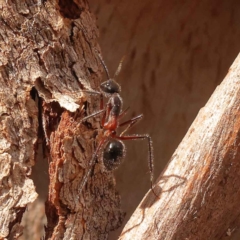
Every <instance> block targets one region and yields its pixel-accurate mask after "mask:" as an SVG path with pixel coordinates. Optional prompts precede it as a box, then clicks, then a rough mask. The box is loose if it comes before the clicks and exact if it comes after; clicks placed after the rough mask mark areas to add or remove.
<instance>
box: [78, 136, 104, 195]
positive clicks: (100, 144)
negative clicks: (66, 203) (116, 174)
mask: <svg viewBox="0 0 240 240" xmlns="http://www.w3.org/2000/svg"><path fill="white" fill-rule="evenodd" d="M106 140H107V138H106V137H103V138H102V139H101V141H100V143H99V144H98V146H97V149H96V151H95V152H94V154H93V156H92V159H91V161H90V162H89V164H88V170H87V172H86V173H85V175H84V177H83V180H82V182H81V185H80V187H79V191H78V193H79V194H81V193H82V190H83V188H84V186H85V184H86V183H87V180H88V177H89V175H90V173H91V171H92V167H93V165H94V164H95V163H96V158H97V157H98V153H99V150H100V149H101V147H102V146H103V144H104V143H105V142H106Z"/></svg>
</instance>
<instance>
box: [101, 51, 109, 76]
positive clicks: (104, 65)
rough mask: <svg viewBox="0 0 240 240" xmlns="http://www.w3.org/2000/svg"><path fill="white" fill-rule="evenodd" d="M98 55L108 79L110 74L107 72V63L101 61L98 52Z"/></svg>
mask: <svg viewBox="0 0 240 240" xmlns="http://www.w3.org/2000/svg"><path fill="white" fill-rule="evenodd" d="M98 57H99V59H100V61H101V63H102V65H103V67H104V69H105V72H106V74H107V77H108V79H110V75H109V72H108V68H107V65H106V64H105V62H104V61H103V59H102V56H101V55H100V53H98Z"/></svg>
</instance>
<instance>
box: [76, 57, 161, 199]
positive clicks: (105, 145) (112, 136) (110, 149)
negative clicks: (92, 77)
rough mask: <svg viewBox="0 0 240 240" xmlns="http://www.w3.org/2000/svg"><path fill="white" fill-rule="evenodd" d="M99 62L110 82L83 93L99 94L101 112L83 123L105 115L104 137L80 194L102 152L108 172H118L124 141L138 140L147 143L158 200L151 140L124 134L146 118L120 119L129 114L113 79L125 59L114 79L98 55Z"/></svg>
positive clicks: (118, 86) (149, 164)
mask: <svg viewBox="0 0 240 240" xmlns="http://www.w3.org/2000/svg"><path fill="white" fill-rule="evenodd" d="M99 59H100V61H101V63H102V65H103V66H104V69H105V71H106V74H107V76H108V80H107V81H105V82H103V83H101V84H100V90H101V91H100V92H98V91H92V90H83V92H86V93H90V94H99V95H100V111H97V112H95V113H93V114H91V115H89V116H87V117H85V118H83V119H82V120H81V122H83V121H85V120H87V119H88V118H90V117H93V116H96V115H99V114H102V113H103V117H102V120H101V126H102V128H103V137H102V139H101V140H100V142H99V144H98V146H97V149H96V151H95V153H94V154H93V156H92V159H91V161H90V162H89V166H88V170H87V171H86V173H85V175H84V177H83V181H82V182H81V185H80V189H79V193H81V192H82V190H83V188H84V186H85V184H86V182H87V180H88V177H89V175H90V173H91V171H92V167H93V166H94V164H95V162H96V158H97V157H98V156H99V153H100V152H101V153H102V159H103V164H104V166H105V168H106V170H107V171H112V170H114V169H116V168H117V167H118V166H119V164H120V163H121V160H122V159H123V158H124V157H125V145H124V144H123V142H122V140H137V139H146V140H147V141H148V155H149V158H148V167H149V171H150V182H151V189H152V191H153V193H154V195H155V196H156V197H158V196H157V194H156V193H155V192H154V190H153V147H152V139H151V137H150V136H149V135H148V134H143V135H138V134H134V135H125V133H126V132H127V131H128V130H129V129H130V128H131V127H132V126H133V125H134V124H136V123H137V122H138V121H139V120H141V119H142V118H143V115H142V114H140V115H138V116H136V117H134V118H131V119H130V120H128V121H125V122H122V123H119V120H120V119H121V118H122V117H123V116H124V115H125V114H126V112H127V110H128V108H127V109H126V110H124V111H122V98H121V97H120V94H119V93H120V91H121V87H120V85H119V84H118V83H117V82H116V81H115V80H114V79H115V77H116V76H117V75H118V74H119V72H120V70H121V67H122V62H123V59H122V60H121V61H120V64H119V66H118V68H117V71H116V73H115V75H114V78H110V76H109V72H108V69H107V66H106V65H105V63H104V61H103V59H102V58H101V56H100V55H99ZM103 96H105V97H107V98H108V102H107V104H106V106H105V107H104V106H103ZM126 125H127V127H126V128H125V130H123V131H122V132H121V134H120V135H117V133H116V130H117V129H118V128H119V127H123V126H126Z"/></svg>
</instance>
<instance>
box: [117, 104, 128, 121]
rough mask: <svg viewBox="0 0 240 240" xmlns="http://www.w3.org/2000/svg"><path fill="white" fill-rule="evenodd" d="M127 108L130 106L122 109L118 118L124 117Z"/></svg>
mask: <svg viewBox="0 0 240 240" xmlns="http://www.w3.org/2000/svg"><path fill="white" fill-rule="evenodd" d="M129 109H130V107H127V108H126V109H125V110H124V111H122V112H121V113H120V114H119V116H118V119H120V118H122V117H124V116H125V115H126V113H127V111H128V110H129Z"/></svg>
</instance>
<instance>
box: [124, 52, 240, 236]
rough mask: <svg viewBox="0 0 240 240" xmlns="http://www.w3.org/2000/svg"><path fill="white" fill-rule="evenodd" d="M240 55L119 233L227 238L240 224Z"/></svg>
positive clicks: (128, 234)
mask: <svg viewBox="0 0 240 240" xmlns="http://www.w3.org/2000/svg"><path fill="white" fill-rule="evenodd" d="M239 75H240V55H238V57H237V59H236V60H235V62H234V64H233V65H232V66H231V68H230V70H229V73H228V75H227V76H226V78H225V79H224V81H223V82H222V83H221V85H220V86H219V87H217V89H216V90H215V92H214V93H213V95H212V97H211V98H210V100H209V101H208V103H207V104H206V106H205V107H204V108H202V109H201V110H200V112H199V114H198V116H197V117H196V119H195V121H194V122H193V124H192V125H191V127H190V128H189V130H188V132H187V134H186V136H185V137H184V139H183V141H182V142H181V144H180V145H179V146H178V148H177V150H176V151H175V153H174V154H173V156H172V158H171V160H170V162H169V164H168V166H167V167H166V169H165V171H164V172H163V174H162V176H160V177H159V179H158V180H157V185H156V187H155V191H158V192H159V196H160V199H156V198H155V197H154V196H153V194H152V193H151V192H150V193H148V194H147V195H146V197H145V198H144V199H143V201H142V202H141V203H140V205H139V206H138V208H137V209H136V211H135V212H134V214H133V215H132V217H131V219H130V220H129V222H128V223H127V225H126V226H125V227H124V230H123V232H122V234H121V237H120V239H121V240H126V239H161V240H163V239H164V240H169V239H179V240H182V239H188V240H202V239H211V240H214V239H216V240H219V239H223V238H224V237H225V236H227V235H228V234H229V233H231V232H232V230H234V229H237V228H239V226H240V209H239V201H240V191H239V189H240V161H239V160H240V112H239V106H240V78H239Z"/></svg>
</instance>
